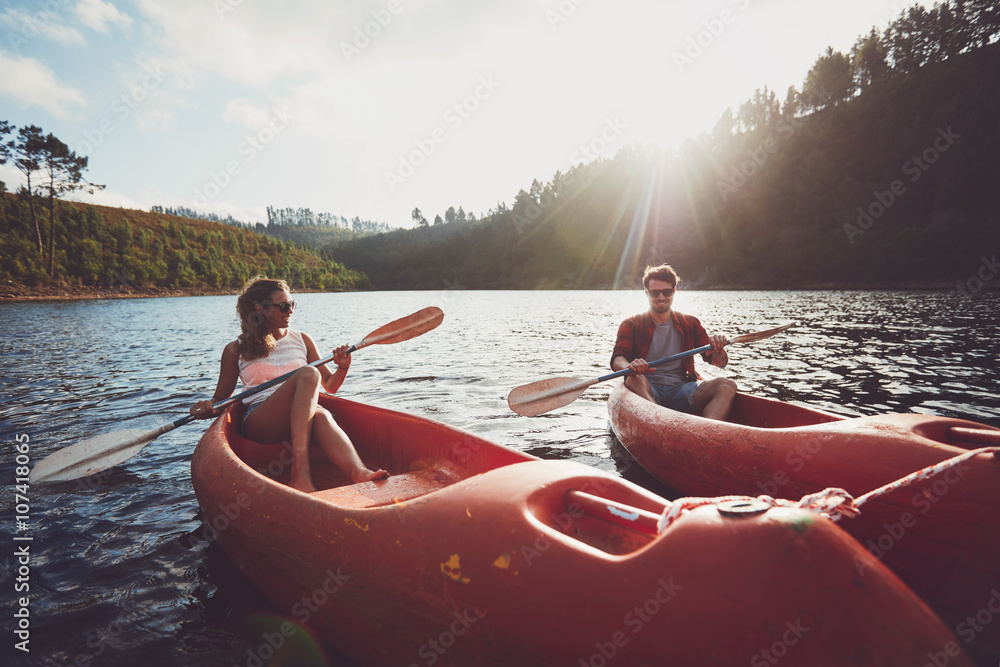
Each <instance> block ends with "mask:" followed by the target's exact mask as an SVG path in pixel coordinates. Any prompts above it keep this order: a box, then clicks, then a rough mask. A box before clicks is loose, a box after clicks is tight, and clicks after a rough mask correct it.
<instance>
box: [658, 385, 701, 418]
mask: <svg viewBox="0 0 1000 667" xmlns="http://www.w3.org/2000/svg"><path fill="white" fill-rule="evenodd" d="M701 383H702V381H701V380H696V381H694V382H683V383H681V384H675V385H671V386H669V387H668V386H665V385H658V384H653V383H652V382H650V383H649V386H650V387H651V388H652V390H653V398H655V399H656V402H657V404H659V405H662V406H663V407H665V408H670V409H671V410H677V411H678V412H687V413H689V414H697V413H698V411H697V410H696V409H695V407H694V392H696V391H698V385H700V384H701Z"/></svg>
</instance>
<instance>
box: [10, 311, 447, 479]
mask: <svg viewBox="0 0 1000 667" xmlns="http://www.w3.org/2000/svg"><path fill="white" fill-rule="evenodd" d="M442 320H444V313H443V312H442V311H441V309H440V308H437V307H435V306H431V307H430V308H424V309H423V310H418V311H417V312H415V313H413V314H412V315H407V316H406V317H401V318H400V319H398V320H394V321H392V322H390V323H389V324H386V325H385V326H382V327H379V328H378V329H376V330H375V331H373V332H371V333H370V334H368V335H367V336H365V338H364V340H362V341H361V342H360V343H358V344H357V345H352V346H351V347H350V348H348V350H347V354H351V353H352V352H355V351H357V350H360V349H362V348H365V347H368V346H369V345H388V344H390V343H401V342H403V341H404V340H409V339H411V338H415V337H416V336H419V335H421V334H424V333H427V332H428V331H430V330H431V329H434V328H435V327H437V326H438V325H439V324H441V322H442ZM331 361H333V356H332V355H331V356H329V357H326V358H325V359H317V360H316V361H314V362H312V363H311V364H308V365H309V366H323V365H325V364H328V363H330V362H331ZM297 370H298V369H296V371H297ZM296 371H292V372H291V373H285V374H284V375H282V376H281V377H276V378H274V379H273V380H269V381H267V382H264V383H263V384H259V385H257V386H256V387H253V388H252V389H248V390H246V391H244V392H242V393H239V394H236V395H235V396H230V397H229V398H227V399H225V400H224V401H219V402H218V403H216V404H215V405H213V406H212V409H213V410H215V409H218V408H225V407H228V406H229V405H231V404H233V403H235V402H236V401H239V400H242V399H244V398H246V397H247V396H253V395H254V394H256V393H258V392H261V391H264V390H265V389H268V388H270V387H273V386H274V385H276V384H281V383H282V382H284V381H285V380H287V379H288V378H290V377H291V376H292V375H293V374H294V373H295V372H296ZM194 419H195V417H194V416H193V415H188V416H187V417H182V418H181V419H178V420H177V421H174V422H171V423H169V424H165V425H163V426H160V427H159V428H155V429H153V430H151V431H144V430H142V429H126V430H124V431H115V432H114V433H105V434H104V435H99V436H97V437H94V438H90V439H88V440H83V441H81V442H78V443H76V444H74V445H70V446H68V447H63V448H62V449H60V450H59V451H56V452H53V453H52V454H49V455H48V456H46V457H45V458H44V459H42V460H41V461H39V462H38V465H36V466H35V467H34V469H32V471H31V474H30V475H29V480H30V481H31V483H32V484H45V483H50V482H64V481H67V480H71V479H77V478H79V477H86V476H87V475H93V474H94V473H98V472H101V471H102V470H107V469H108V468H111V467H113V466H116V465H118V464H119V463H121V462H123V461H126V460H128V459H130V458H132V457H133V456H135V455H136V454H138V453H139V451H140V450H141V449H142V448H143V447H145V446H146V444H147V443H149V442H152V441H153V440H155V439H156V438H158V437H160V436H161V435H163V434H164V433H167V432H168V431H173V430H174V429H175V428H177V427H179V426H183V425H184V424H187V423H188V422H191V421H193V420H194Z"/></svg>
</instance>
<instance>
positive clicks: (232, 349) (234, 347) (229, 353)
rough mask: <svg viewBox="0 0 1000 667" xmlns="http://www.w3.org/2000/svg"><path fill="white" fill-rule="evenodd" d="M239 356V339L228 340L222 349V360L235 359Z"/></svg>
mask: <svg viewBox="0 0 1000 667" xmlns="http://www.w3.org/2000/svg"><path fill="white" fill-rule="evenodd" d="M239 357H240V341H238V340H234V341H230V342H229V343H228V344H227V345H226V347H225V348H223V350H222V360H223V361H230V360H231V361H236V360H237V359H239Z"/></svg>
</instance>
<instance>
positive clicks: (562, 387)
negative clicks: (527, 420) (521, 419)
mask: <svg viewBox="0 0 1000 667" xmlns="http://www.w3.org/2000/svg"><path fill="white" fill-rule="evenodd" d="M596 382H597V380H580V379H579V378H549V379H548V380H539V381H538V382H532V383H531V384H523V385H521V386H520V387H516V388H514V389H513V390H511V392H510V395H508V396H507V405H508V406H509V407H510V409H511V410H513V411H514V412H516V413H517V414H519V415H523V416H525V417H537V416H538V415H541V414H545V413H546V412H550V411H552V410H555V409H556V408H561V407H563V406H564V405H569V404H570V403H572V402H573V401H575V400H576V399H577V398H579V397H580V394H582V393H583V392H584V391H585V390H586V389H587V387H589V386H591V385H593V384H595V383H596Z"/></svg>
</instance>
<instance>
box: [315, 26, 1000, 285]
mask: <svg viewBox="0 0 1000 667" xmlns="http://www.w3.org/2000/svg"><path fill="white" fill-rule="evenodd" d="M921 11H923V10H921ZM913 12H914V10H910V14H909V15H907V14H904V16H903V17H901V19H900V21H898V22H897V23H896V24H894V25H893V26H891V27H890V29H889V30H887V31H886V34H885V36H884V37H883V36H880V35H878V34H877V33H874V32H873V33H872V34H871V35H868V36H864V37H861V38H859V40H858V44H857V45H856V47H855V50H854V52H852V54H851V55H850V57H848V56H845V55H843V54H839V53H835V52H833V51H832V50H828V51H827V53H826V54H825V55H823V56H821V57H820V58H819V59H818V60H817V63H816V66H815V67H814V68H813V69H812V71H810V72H809V73H808V74H807V76H806V77H805V83H804V85H803V87H802V91H799V90H795V89H792V90H790V91H789V92H788V94H787V95H786V97H785V100H784V103H781V102H779V100H778V98H777V96H776V95H775V94H774V92H772V91H768V90H767V89H764V90H759V91H757V94H756V95H755V96H754V97H753V99H751V100H748V101H747V102H746V103H745V104H744V105H743V106H742V107H741V108H740V109H739V111H738V112H737V113H736V114H733V113H731V112H729V111H727V113H725V114H723V116H722V118H721V119H720V121H719V122H718V124H717V125H716V127H715V129H714V131H713V132H711V133H706V134H705V135H704V136H702V137H700V138H698V139H697V140H691V141H688V142H687V143H685V144H684V145H683V146H682V147H681V149H680V151H679V152H675V153H665V152H658V151H653V150H649V149H643V148H639V147H628V148H626V149H623V150H622V151H620V152H619V153H618V154H617V155H616V156H615V157H614V158H613V159H606V160H600V161H597V162H593V163H590V164H586V165H578V166H576V167H575V168H573V169H571V170H570V171H569V173H566V174H562V173H557V174H556V175H555V176H554V177H553V178H552V180H551V181H549V182H548V183H545V184H542V183H539V182H538V181H536V182H535V183H533V184H532V186H531V188H530V189H529V190H527V191H525V190H522V191H521V192H519V193H518V194H517V196H516V197H515V199H514V202H513V204H511V205H509V206H508V205H507V204H501V205H499V206H498V208H497V209H496V210H492V211H490V212H488V213H487V214H485V215H484V216H482V218H481V219H480V220H478V221H476V222H474V223H458V222H452V223H446V224H441V225H434V226H425V227H421V228H417V229H409V230H401V231H395V232H391V233H387V234H380V235H376V236H371V237H365V238H359V239H354V240H349V241H345V242H341V243H339V244H336V245H334V246H331V248H330V251H331V255H332V256H333V257H335V258H336V259H338V260H339V261H342V262H344V263H345V264H346V265H348V266H351V267H352V268H355V269H358V270H361V271H364V272H365V273H367V275H368V276H369V278H370V279H371V281H372V285H373V286H374V287H375V288H376V289H378V288H383V289H384V288H412V289H418V288H422V289H447V288H448V287H449V286H456V285H460V286H461V287H466V288H511V289H531V288H546V287H549V288H556V287H558V288H608V287H629V286H634V285H635V284H636V280H637V277H638V276H639V275H640V274H641V271H642V269H643V267H644V266H645V265H646V264H648V263H654V262H660V261H667V262H670V263H671V264H673V265H674V266H675V267H676V268H677V269H678V270H679V271H680V273H681V276H682V278H686V279H688V281H689V282H692V281H693V282H696V283H697V285H698V286H702V287H737V288H738V287H767V288H792V289H794V288H807V287H917V286H923V287H941V288H951V289H954V288H955V286H956V285H957V284H958V281H963V283H964V281H966V280H967V279H970V278H973V277H974V276H976V275H977V273H978V272H980V271H981V267H982V266H983V263H984V262H986V263H987V264H989V263H991V262H992V264H994V265H995V263H996V262H995V259H993V257H994V254H995V253H997V252H998V251H1000V187H998V186H997V184H998V183H1000V161H998V159H997V155H1000V123H998V122H997V119H998V118H1000V77H997V72H1000V43H996V41H995V40H996V35H997V29H996V26H993V27H990V28H989V29H988V30H984V29H982V27H981V26H978V25H976V26H973V28H975V29H977V30H978V32H977V33H975V36H972V37H969V36H968V35H967V34H966V33H968V34H972V31H971V30H969V29H968V26H966V27H965V28H964V29H963V30H964V32H963V33H962V34H958V33H957V32H956V33H948V32H947V31H942V30H941V29H940V22H937V23H935V22H933V21H931V22H930V24H929V25H930V27H929V28H926V30H925V33H926V34H924V33H921V32H920V26H915V25H914V24H913V22H912V21H910V19H912V17H913V15H914V14H913ZM917 18H919V16H918V17H917ZM932 18H934V17H932ZM993 21H994V23H995V22H996V17H995V16H994V17H993ZM955 30H958V28H955ZM931 34H933V35H935V37H934V39H931V37H929V36H928V35H931ZM963 39H965V40H966V41H965V42H962V41H961V40H963ZM935 40H937V41H935ZM991 42H992V43H991ZM915 54H916V55H915ZM994 273H995V272H994ZM979 275H982V274H981V273H979ZM996 282H998V283H1000V281H996ZM980 285H981V283H980ZM993 287H996V286H993Z"/></svg>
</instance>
